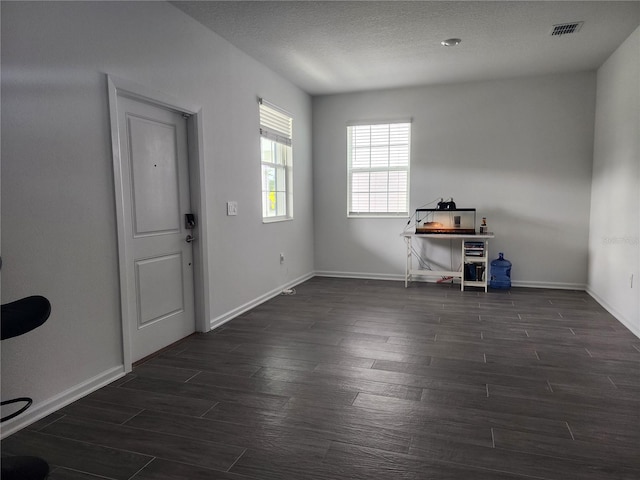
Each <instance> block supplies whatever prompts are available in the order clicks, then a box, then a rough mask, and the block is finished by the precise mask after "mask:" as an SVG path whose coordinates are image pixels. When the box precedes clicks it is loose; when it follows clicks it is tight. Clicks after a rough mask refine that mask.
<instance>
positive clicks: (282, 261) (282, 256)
mask: <svg viewBox="0 0 640 480" xmlns="http://www.w3.org/2000/svg"><path fill="white" fill-rule="evenodd" d="M280 263H284V253H281V254H280Z"/></svg>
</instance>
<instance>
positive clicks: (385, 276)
mask: <svg viewBox="0 0 640 480" xmlns="http://www.w3.org/2000/svg"><path fill="white" fill-rule="evenodd" d="M316 276H318V277H334V278H359V279H362V280H396V281H403V282H404V274H391V273H358V272H331V271H318V272H316ZM411 281H412V282H423V283H437V281H438V280H437V279H436V278H433V277H432V278H428V277H417V278H414V279H412V280H411ZM457 283H460V281H459V280H458V282H457ZM511 285H512V286H514V287H526V288H550V289H554V290H581V291H584V290H586V285H584V284H582V283H560V282H527V281H512V282H511Z"/></svg>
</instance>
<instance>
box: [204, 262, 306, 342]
mask: <svg viewBox="0 0 640 480" xmlns="http://www.w3.org/2000/svg"><path fill="white" fill-rule="evenodd" d="M314 276H315V274H314V273H313V272H311V273H307V274H306V275H302V276H301V277H298V278H297V279H295V280H292V281H291V282H288V283H285V284H284V285H282V286H280V287H278V288H275V289H273V290H271V291H270V292H267V293H265V294H264V295H260V296H259V297H257V298H255V299H253V300H251V301H249V302H247V303H245V304H243V305H240V306H239V307H237V308H234V309H233V310H229V311H228V312H226V313H223V314H222V315H219V316H217V317H216V318H213V319H211V322H210V330H214V329H216V328H218V327H220V326H222V325H224V324H225V323H227V322H228V321H230V320H233V319H234V318H236V317H238V316H240V315H242V314H243V313H245V312H248V311H249V310H251V309H252V308H255V307H257V306H258V305H260V304H262V303H264V302H266V301H268V300H271V299H272V298H274V297H277V296H278V295H280V294H281V293H282V292H283V291H284V290H286V289H288V288H292V287H295V286H296V285H299V284H301V283H303V282H306V281H307V280H309V279H311V278H313V277H314Z"/></svg>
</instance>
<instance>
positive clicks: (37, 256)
mask: <svg viewBox="0 0 640 480" xmlns="http://www.w3.org/2000/svg"><path fill="white" fill-rule="evenodd" d="M1 8H2V124H1V128H2V185H1V187H2V227H3V228H2V259H3V267H2V302H3V303H6V302H9V301H12V300H15V299H18V298H21V297H24V296H27V295H32V294H41V295H44V296H46V297H48V298H49V299H50V301H51V303H52V307H53V310H52V314H51V317H50V318H49V320H48V321H47V323H45V324H44V325H43V326H42V327H40V328H38V329H37V330H34V331H33V332H30V333H28V334H26V335H23V336H21V337H17V338H14V339H10V340H6V341H3V342H2V346H1V347H2V399H3V400H4V399H6V398H13V397H16V396H24V395H28V396H31V397H33V398H34V400H35V403H36V405H34V407H32V408H31V409H30V412H35V413H37V412H38V411H39V410H38V409H43V408H45V407H46V406H47V404H48V403H52V402H53V403H55V402H60V401H64V400H65V399H68V398H71V397H72V396H73V395H74V394H75V393H77V392H76V391H83V390H86V389H87V388H91V387H92V386H94V385H96V384H97V383H99V382H100V381H103V380H105V379H108V378H110V377H112V376H113V375H117V374H118V373H119V372H121V371H122V352H121V318H120V313H119V295H118V291H119V290H118V271H117V266H118V261H117V244H116V238H117V237H116V222H115V218H116V216H115V199H114V186H113V167H112V152H111V143H110V127H109V110H108V99H107V82H106V74H107V73H108V74H110V75H114V76H116V77H119V78H123V79H126V80H128V81H131V82H135V83H137V84H140V85H143V86H145V87H148V88H151V89H154V90H157V91H160V92H163V93H164V94H167V95H170V96H172V97H175V98H177V99H181V100H182V101H183V102H184V103H186V104H191V105H199V106H200V107H201V108H202V112H201V114H202V121H203V124H202V134H203V138H202V143H201V145H202V147H203V152H204V163H205V171H204V179H203V180H204V184H205V188H206V191H207V199H208V205H207V207H208V218H207V219H206V225H207V238H208V244H207V245H206V248H207V253H208V258H209V278H208V282H209V286H210V289H211V290H210V291H209V292H208V294H209V303H210V306H211V315H210V316H211V318H210V319H209V320H210V321H211V322H219V321H221V320H224V319H226V318H229V317H230V316H232V315H233V314H235V313H237V312H238V311H240V310H242V308H246V306H247V305H251V304H253V303H255V302H256V301H260V300H261V299H264V298H266V297H268V296H269V295H270V294H273V293H274V292H278V291H279V289H281V288H282V286H283V285H285V284H288V283H290V282H293V281H295V280H296V279H299V278H305V277H307V276H309V275H311V274H312V273H313V253H312V252H313V223H312V180H311V175H312V169H311V99H310V97H309V96H308V95H307V94H306V93H304V92H302V91H301V90H300V89H298V88H297V87H295V86H293V85H292V84H291V83H290V82H288V81H286V80H285V79H283V78H281V77H279V76H278V75H276V74H275V73H273V72H272V71H271V70H269V69H267V68H266V67H264V66H263V65H262V64H260V63H259V62H257V61H255V60H253V59H251V58H250V57H248V56H247V55H245V54H243V53H241V52H240V51H239V50H237V49H236V48H235V47H232V46H231V45H230V44H229V43H228V42H226V41H225V40H223V39H222V38H221V37H219V36H217V35H215V34H214V33H212V32H211V31H209V30H208V29H206V28H205V27H203V26H202V25H200V24H199V23H197V22H195V21H194V20H193V19H191V18H190V17H188V16H186V15H185V14H184V13H182V12H181V11H179V10H178V9H176V8H175V7H173V6H172V5H170V4H168V3H164V2H2V4H1ZM258 96H263V97H265V98H267V99H268V100H269V101H271V102H273V103H275V104H277V105H280V106H281V107H283V108H285V109H286V110H287V111H289V112H291V113H292V115H293V118H294V145H293V148H294V154H295V160H294V161H295V166H294V191H295V219H294V220H293V221H288V222H283V223H277V224H269V225H266V224H263V223H262V217H261V200H260V189H261V183H260V156H259V136H258V126H259V120H258V104H257V97H258ZM229 200H235V201H237V202H238V215H237V216H235V217H227V216H226V204H225V203H226V202H227V201H229ZM280 252H284V253H285V255H286V261H285V264H284V265H282V266H281V265H280V262H279V253H280ZM43 405H44V406H43ZM3 427H5V429H4V430H5V431H6V429H7V428H6V427H7V426H6V425H3Z"/></svg>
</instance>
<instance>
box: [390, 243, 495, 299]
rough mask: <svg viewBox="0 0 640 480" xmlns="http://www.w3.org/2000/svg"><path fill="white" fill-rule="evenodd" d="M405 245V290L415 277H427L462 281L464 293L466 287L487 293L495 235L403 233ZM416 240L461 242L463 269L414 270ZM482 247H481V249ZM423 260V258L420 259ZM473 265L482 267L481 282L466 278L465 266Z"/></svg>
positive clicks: (461, 285) (461, 286)
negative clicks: (490, 250) (477, 288)
mask: <svg viewBox="0 0 640 480" xmlns="http://www.w3.org/2000/svg"><path fill="white" fill-rule="evenodd" d="M402 236H403V237H404V240H405V243H406V244H407V265H406V268H405V275H404V286H405V288H406V287H407V286H408V285H409V281H410V280H412V277H414V276H425V277H441V278H442V277H452V278H459V279H460V290H462V291H464V287H465V286H467V287H482V288H484V291H485V292H486V291H487V285H488V276H489V268H488V266H489V264H488V261H489V260H488V259H489V239H490V238H495V235H494V234H493V233H480V234H463V235H458V234H442V233H403V234H402ZM415 239H420V240H430V239H440V240H442V239H456V240H460V241H461V244H462V246H461V249H462V269H461V270H458V271H455V272H451V271H436V270H426V269H415V268H413V256H414V255H416V256H418V254H417V253H416V252H415V250H414V249H413V242H414V241H415ZM480 245H481V247H480ZM420 258H422V257H420ZM465 264H473V265H478V266H480V267H482V272H483V275H482V278H481V279H480V280H465V278H464V265H465Z"/></svg>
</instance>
